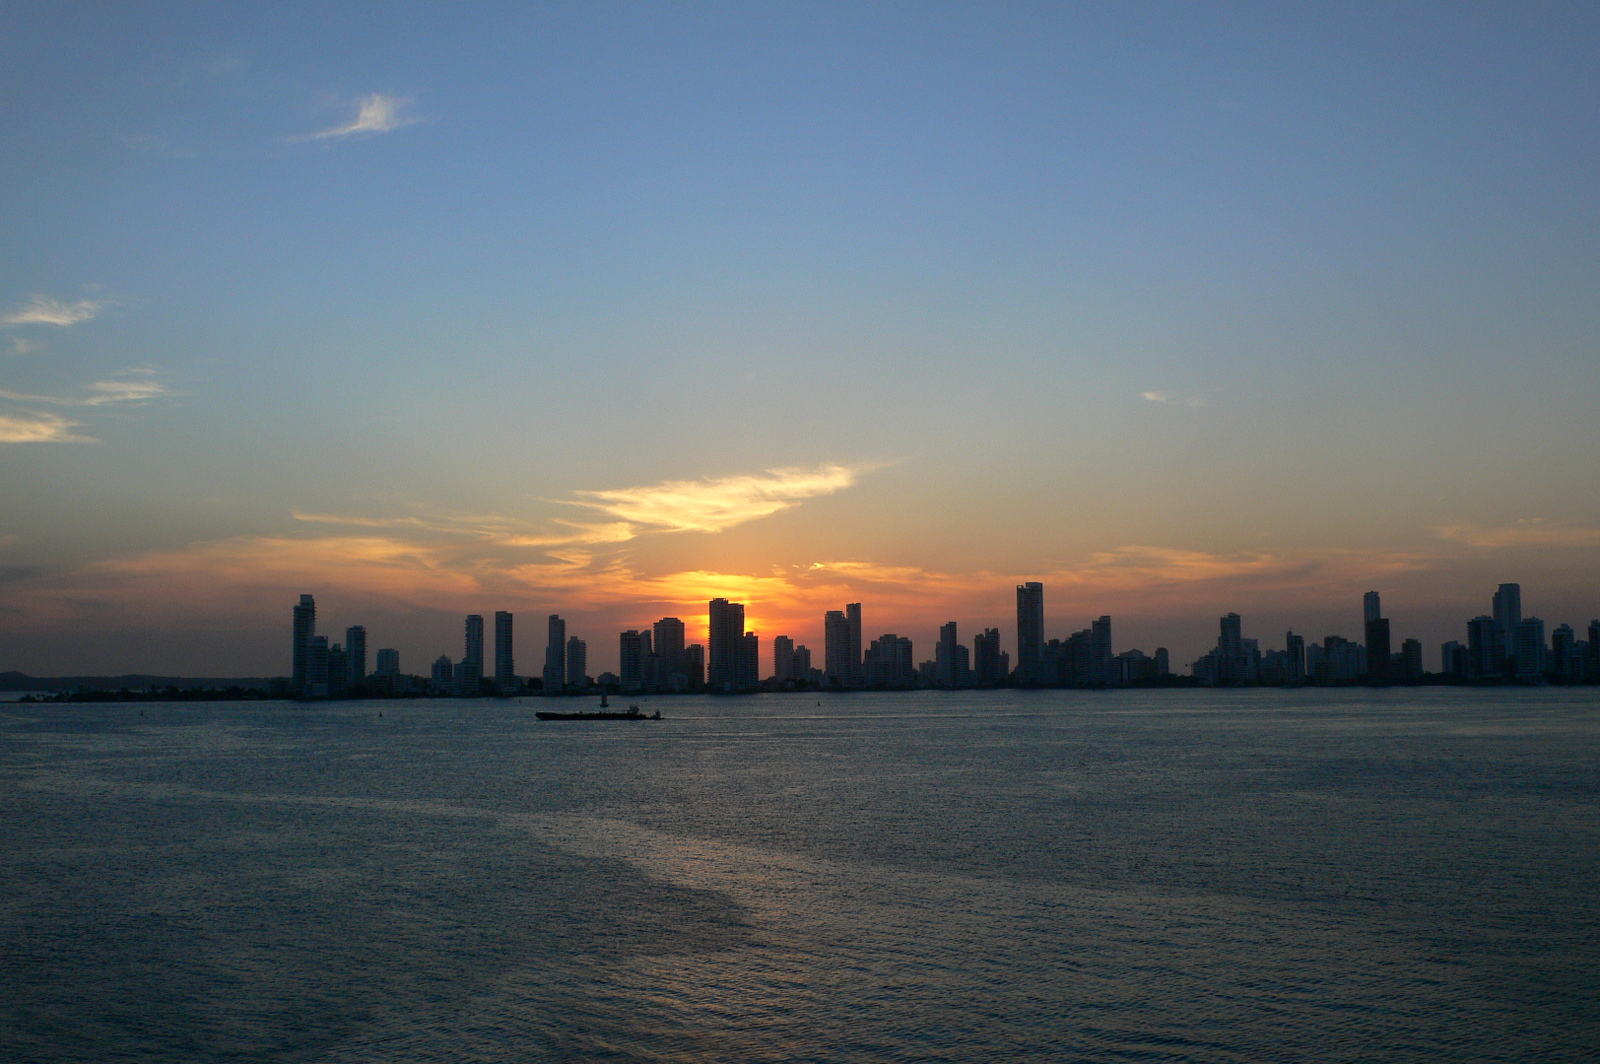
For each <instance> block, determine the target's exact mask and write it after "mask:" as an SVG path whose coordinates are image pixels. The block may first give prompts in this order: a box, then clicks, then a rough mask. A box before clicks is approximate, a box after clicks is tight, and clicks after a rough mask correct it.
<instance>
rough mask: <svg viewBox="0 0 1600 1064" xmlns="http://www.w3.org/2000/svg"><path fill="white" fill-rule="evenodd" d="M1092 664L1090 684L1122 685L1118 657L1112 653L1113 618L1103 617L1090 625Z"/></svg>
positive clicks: (1090, 663)
mask: <svg viewBox="0 0 1600 1064" xmlns="http://www.w3.org/2000/svg"><path fill="white" fill-rule="evenodd" d="M1089 633H1090V636H1089V638H1090V654H1091V657H1090V662H1089V682H1090V683H1093V684H1108V683H1120V682H1121V678H1120V677H1119V676H1118V675H1117V672H1116V669H1115V666H1116V655H1115V654H1113V653H1112V652H1111V618H1110V617H1101V618H1100V619H1099V620H1097V621H1095V622H1094V623H1092V624H1090V625H1089Z"/></svg>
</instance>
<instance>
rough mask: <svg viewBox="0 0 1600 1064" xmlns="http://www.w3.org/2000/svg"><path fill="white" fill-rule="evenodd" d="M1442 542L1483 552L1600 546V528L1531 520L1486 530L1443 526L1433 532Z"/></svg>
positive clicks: (1481, 527)
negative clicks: (1523, 548) (1463, 545)
mask: <svg viewBox="0 0 1600 1064" xmlns="http://www.w3.org/2000/svg"><path fill="white" fill-rule="evenodd" d="M1434 531H1435V532H1436V533H1437V534H1438V535H1439V537H1440V538H1441V539H1447V540H1450V541H1451V542H1454V543H1462V544H1465V545H1466V546H1468V547H1477V548H1479V549H1483V550H1493V549H1502V548H1506V547H1571V548H1582V547H1600V528H1593V527H1589V526H1585V525H1574V524H1569V523H1566V522H1560V521H1550V522H1547V521H1544V520H1542V519H1540V518H1533V519H1531V520H1527V521H1518V522H1516V523H1515V524H1510V525H1501V526H1499V527H1491V528H1485V527H1483V526H1482V525H1473V524H1460V525H1446V526H1444V527H1442V528H1438V529H1435V530H1434Z"/></svg>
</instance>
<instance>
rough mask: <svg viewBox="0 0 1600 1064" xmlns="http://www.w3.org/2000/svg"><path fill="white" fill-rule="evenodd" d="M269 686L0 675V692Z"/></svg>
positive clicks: (191, 679)
mask: <svg viewBox="0 0 1600 1064" xmlns="http://www.w3.org/2000/svg"><path fill="white" fill-rule="evenodd" d="M271 685H272V679H271V677H266V676H242V677H241V676H229V677H213V676H200V677H196V676H149V675H146V674H144V673H129V674H128V675H126V676H29V675H28V674H27V673H24V672H0V691H76V690H78V689H79V688H80V687H81V688H85V689H87V690H90V691H120V690H122V689H123V688H124V687H126V688H128V689H129V690H130V691H141V690H144V689H146V688H149V687H178V688H182V689H184V690H187V689H189V688H191V687H208V688H223V687H244V688H247V689H248V688H259V689H261V690H266V689H267V688H268V687H270V686H271Z"/></svg>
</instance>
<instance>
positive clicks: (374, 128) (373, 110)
mask: <svg viewBox="0 0 1600 1064" xmlns="http://www.w3.org/2000/svg"><path fill="white" fill-rule="evenodd" d="M410 103H411V101H410V100H409V99H406V98H404V97H399V96H385V95H383V94H382V93H379V92H375V93H373V94H372V95H371V96H368V97H367V98H366V99H364V100H362V101H361V104H360V109H359V110H358V111H357V112H356V120H355V121H354V122H351V123H350V124H349V125H344V126H335V127H334V128H333V129H324V130H321V131H320V132H317V133H313V134H311V137H312V139H314V140H323V139H326V138H328V137H350V136H357V135H359V134H363V133H388V132H390V131H392V130H396V129H399V128H400V127H401V126H409V125H411V124H412V123H413V122H416V121H417V119H415V118H410V117H407V116H405V115H402V114H401V113H400V112H401V110H402V109H403V108H405V107H407V106H408V105H410Z"/></svg>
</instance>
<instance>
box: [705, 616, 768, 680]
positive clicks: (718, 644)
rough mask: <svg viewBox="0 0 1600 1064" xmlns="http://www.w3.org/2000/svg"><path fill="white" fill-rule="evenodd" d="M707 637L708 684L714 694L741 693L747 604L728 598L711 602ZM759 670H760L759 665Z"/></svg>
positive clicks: (758, 665) (758, 666)
mask: <svg viewBox="0 0 1600 1064" xmlns="http://www.w3.org/2000/svg"><path fill="white" fill-rule="evenodd" d="M707 629H708V630H707V633H706V636H707V638H706V648H707V649H708V650H709V652H710V654H709V658H710V660H709V661H707V663H706V672H707V676H706V680H707V682H708V683H709V684H710V685H711V689H712V690H713V691H734V690H738V689H739V679H740V672H739V656H740V654H741V653H742V642H741V641H742V640H743V639H744V603H742V602H729V601H728V600H727V599H725V598H716V599H712V600H711V602H710V604H709V618H708V624H707ZM757 668H758V669H759V668H760V664H759V662H758V663H757Z"/></svg>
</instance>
